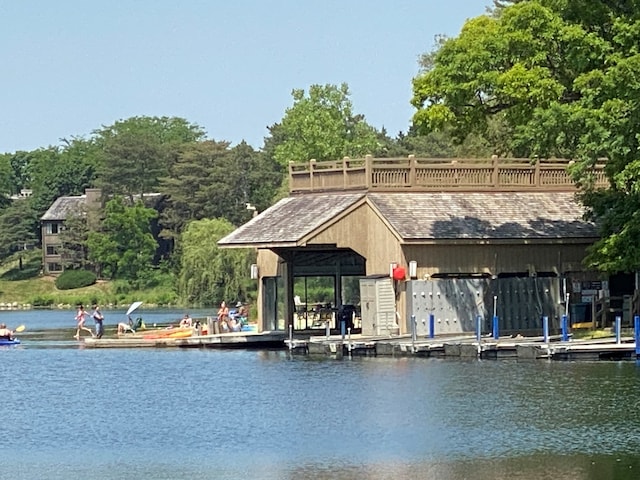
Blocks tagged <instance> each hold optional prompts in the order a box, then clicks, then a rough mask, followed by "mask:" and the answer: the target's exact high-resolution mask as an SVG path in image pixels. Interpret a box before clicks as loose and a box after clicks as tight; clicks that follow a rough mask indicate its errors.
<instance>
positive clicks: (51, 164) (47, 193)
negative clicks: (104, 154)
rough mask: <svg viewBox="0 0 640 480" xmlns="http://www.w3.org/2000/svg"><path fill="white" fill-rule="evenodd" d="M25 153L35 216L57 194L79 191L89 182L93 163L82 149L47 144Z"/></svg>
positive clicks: (51, 201)
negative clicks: (42, 147) (46, 147)
mask: <svg viewBox="0 0 640 480" xmlns="http://www.w3.org/2000/svg"><path fill="white" fill-rule="evenodd" d="M81 142H83V141H81ZM67 147H69V145H68V146H67ZM29 157H30V158H29V161H28V167H27V171H28V176H29V178H30V186H31V188H32V189H33V195H32V197H31V202H32V204H33V208H34V209H35V210H36V212H37V213H38V215H39V216H41V215H43V214H44V212H46V211H47V209H48V208H49V207H50V206H51V204H52V203H53V201H54V200H56V199H57V198H58V197H62V196H67V195H81V194H83V193H84V190H85V188H87V187H90V186H91V184H92V182H93V179H94V174H95V165H94V164H93V163H92V161H91V160H89V159H88V158H87V156H86V155H84V154H83V151H82V149H78V150H76V149H75V148H64V147H50V148H48V149H44V150H36V151H34V152H30V153H29Z"/></svg>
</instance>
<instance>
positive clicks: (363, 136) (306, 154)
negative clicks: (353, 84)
mask: <svg viewBox="0 0 640 480" xmlns="http://www.w3.org/2000/svg"><path fill="white" fill-rule="evenodd" d="M349 95H350V94H349V87H348V86H347V84H346V83H343V84H342V85H340V86H339V87H338V86H335V85H324V86H323V85H312V86H311V87H310V88H309V93H308V95H307V94H305V91H304V90H301V89H297V90H293V92H292V96H293V106H291V107H290V108H288V109H287V110H286V112H285V115H284V117H283V118H282V121H281V122H280V123H277V124H275V125H272V126H271V127H269V131H270V133H271V137H273V139H275V141H276V144H275V145H273V144H272V145H268V148H269V149H270V150H272V151H273V158H275V160H276V161H278V163H280V164H281V165H282V166H283V167H285V168H286V167H287V166H288V164H289V162H306V161H309V160H310V159H316V160H318V161H322V160H338V159H341V158H342V157H344V156H350V157H361V156H364V155H366V154H371V153H373V152H375V151H376V149H377V148H378V143H377V135H376V133H377V132H376V130H375V129H374V128H373V127H371V126H370V125H369V124H368V123H367V122H366V121H365V119H364V116H362V115H358V114H356V113H354V111H353V105H352V103H351V100H350V98H349ZM268 143H269V140H266V141H265V144H268Z"/></svg>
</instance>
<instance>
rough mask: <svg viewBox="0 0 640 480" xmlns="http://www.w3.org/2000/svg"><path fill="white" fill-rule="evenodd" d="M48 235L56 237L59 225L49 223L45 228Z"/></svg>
mask: <svg viewBox="0 0 640 480" xmlns="http://www.w3.org/2000/svg"><path fill="white" fill-rule="evenodd" d="M45 231H46V232H47V235H55V234H57V233H58V224H57V223H47V226H46V228H45Z"/></svg>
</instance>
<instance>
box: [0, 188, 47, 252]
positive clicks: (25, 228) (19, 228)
mask: <svg viewBox="0 0 640 480" xmlns="http://www.w3.org/2000/svg"><path fill="white" fill-rule="evenodd" d="M35 225H38V218H37V216H36V212H35V211H34V210H33V209H32V208H31V204H30V202H29V200H28V199H19V200H14V201H12V202H11V203H10V205H9V206H8V207H6V208H5V209H3V210H2V211H0V258H5V257H7V256H8V255H10V254H12V253H13V252H16V251H18V250H23V249H25V248H26V247H28V246H33V245H34V244H36V243H37V235H36V232H35V227H34V226H35Z"/></svg>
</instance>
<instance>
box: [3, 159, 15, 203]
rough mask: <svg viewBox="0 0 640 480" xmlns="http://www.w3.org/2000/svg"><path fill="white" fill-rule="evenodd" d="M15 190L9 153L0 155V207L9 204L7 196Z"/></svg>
mask: <svg viewBox="0 0 640 480" xmlns="http://www.w3.org/2000/svg"><path fill="white" fill-rule="evenodd" d="M16 192H17V190H16V181H15V177H14V174H13V168H12V166H11V155H7V154H5V155H0V208H2V207H6V206H7V205H8V204H9V197H10V196H11V195H12V194H13V193H16Z"/></svg>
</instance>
